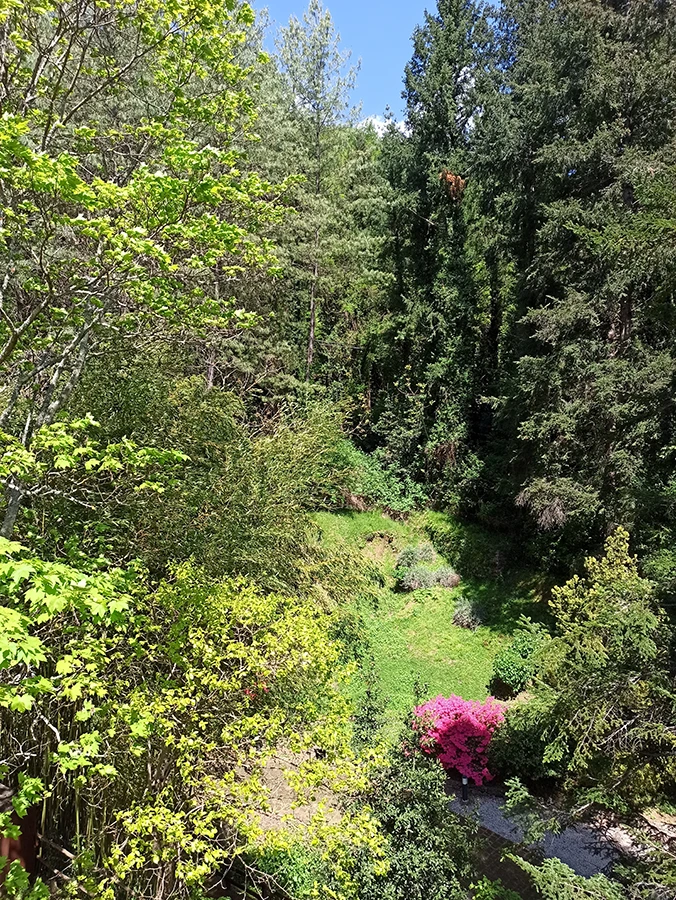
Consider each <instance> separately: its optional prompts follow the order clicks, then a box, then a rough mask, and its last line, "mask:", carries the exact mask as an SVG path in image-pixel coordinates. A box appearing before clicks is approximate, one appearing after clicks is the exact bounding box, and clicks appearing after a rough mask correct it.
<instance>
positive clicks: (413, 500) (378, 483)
mask: <svg viewBox="0 0 676 900" xmlns="http://www.w3.org/2000/svg"><path fill="white" fill-rule="evenodd" d="M335 455H336V461H338V460H339V461H340V464H341V465H342V467H344V468H345V469H348V470H350V472H351V475H350V480H349V490H350V492H351V493H352V494H354V495H356V496H357V497H361V498H363V499H364V500H365V501H366V502H367V503H368V504H370V505H373V506H381V507H384V508H386V509H389V510H392V511H393V512H401V513H405V512H410V511H411V510H413V509H415V507H416V506H419V505H420V504H421V503H423V502H424V500H425V496H424V493H423V491H422V489H421V488H420V487H419V486H418V485H416V484H414V482H412V481H411V479H410V478H408V477H406V478H404V479H402V478H400V477H399V475H398V473H397V472H396V471H394V469H393V468H392V467H386V466H383V465H382V464H381V462H380V460H379V459H378V458H377V457H376V456H375V455H373V454H369V453H364V451H363V450H360V449H359V448H358V447H355V445H354V444H353V443H352V442H351V441H348V440H341V441H340V442H339V444H338V446H337V448H336V454H335Z"/></svg>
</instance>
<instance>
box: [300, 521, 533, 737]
mask: <svg viewBox="0 0 676 900" xmlns="http://www.w3.org/2000/svg"><path fill="white" fill-rule="evenodd" d="M315 521H316V522H317V524H318V525H319V527H320V529H321V532H322V535H323V538H322V539H323V540H325V541H327V542H329V543H335V544H340V543H347V544H349V545H350V546H351V547H353V548H355V549H359V550H360V551H361V552H362V553H363V554H364V555H365V557H366V558H368V559H369V560H370V561H371V562H372V563H375V564H376V565H377V566H378V568H379V569H380V571H381V573H382V575H383V576H384V581H385V586H384V587H383V588H382V589H380V591H379V602H378V604H377V605H374V604H370V603H366V602H360V601H359V600H358V599H357V598H355V601H354V603H355V608H356V609H357V610H358V612H359V613H360V615H361V618H362V621H363V623H364V628H365V629H366V632H367V637H368V639H369V643H370V648H371V653H372V655H373V662H374V668H375V674H376V677H377V681H378V685H379V688H380V692H381V694H382V695H383V697H384V698H385V700H386V703H387V719H388V722H389V723H390V725H391V727H394V726H395V723H396V722H399V721H401V718H402V716H404V715H405V714H406V713H407V712H408V711H409V710H410V709H411V707H412V706H413V703H414V692H415V685H416V682H417V684H418V686H419V689H420V691H421V696H422V697H423V698H428V697H434V696H437V695H438V694H443V695H445V696H448V695H449V694H459V695H460V696H462V697H465V698H466V699H471V700H481V699H483V698H485V697H486V696H487V694H488V682H489V681H490V678H491V673H492V668H493V659H494V657H495V654H496V653H497V652H498V650H499V649H500V647H502V646H503V645H504V644H505V643H506V642H508V641H509V634H510V632H511V631H512V630H513V628H514V626H515V624H516V622H517V621H518V618H519V616H520V615H521V614H522V613H530V612H531V611H532V609H533V608H534V607H535V605H536V604H535V602H534V601H535V598H534V594H533V591H532V590H531V587H530V586H529V585H528V584H526V583H524V582H523V581H522V580H519V579H515V578H513V579H509V580H500V581H491V580H489V579H487V580H486V581H485V582H484V581H482V580H480V579H469V580H467V581H463V582H462V583H461V584H460V585H459V587H457V588H454V589H447V588H442V587H434V588H432V589H428V590H420V591H412V592H408V593H403V592H399V591H397V590H396V589H395V587H396V585H395V579H394V576H393V572H394V567H395V562H396V557H397V555H398V553H399V552H400V551H401V550H403V549H404V547H407V546H413V545H418V544H420V543H423V542H426V541H428V540H429V538H428V537H427V535H426V534H425V532H424V530H423V527H422V522H423V521H424V520H423V519H421V518H420V517H412V518H411V519H409V520H408V521H394V520H393V519H390V518H389V517H387V516H385V515H383V514H382V513H379V512H365V513H358V512H344V513H336V514H334V513H318V514H316V516H315ZM444 562H445V560H443V558H442V557H439V558H438V560H437V564H441V563H444ZM463 594H466V595H467V596H471V597H474V598H476V599H479V600H480V601H481V603H482V605H483V606H484V607H485V610H486V624H485V625H483V626H481V627H479V628H478V629H477V630H476V631H470V630H468V629H465V628H459V627H457V626H455V625H454V624H453V611H454V607H455V604H456V602H457V600H458V598H459V597H460V596H462V595H463ZM388 730H389V729H388Z"/></svg>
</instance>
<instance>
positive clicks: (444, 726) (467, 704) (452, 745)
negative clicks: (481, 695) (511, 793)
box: [415, 695, 504, 785]
mask: <svg viewBox="0 0 676 900" xmlns="http://www.w3.org/2000/svg"><path fill="white" fill-rule="evenodd" d="M415 715H416V718H417V721H416V725H415V727H416V730H417V731H418V732H419V734H420V747H421V749H422V750H423V751H424V752H425V753H429V754H434V755H435V756H436V757H437V758H438V759H439V761H440V762H441V764H442V766H443V767H444V769H446V770H455V771H457V772H458V773H459V774H460V775H464V776H465V777H467V778H471V779H472V780H473V781H474V783H475V784H477V785H480V784H483V782H484V781H489V780H490V779H491V778H492V777H493V775H492V774H491V772H490V771H489V769H488V747H489V745H490V742H491V739H492V737H493V733H494V732H495V730H496V728H497V727H498V725H500V724H501V723H502V721H503V720H504V712H503V704H502V703H500V701H499V700H496V699H495V698H494V697H488V699H487V700H485V701H483V702H481V701H480V700H463V698H462V697H457V696H455V695H451V696H450V697H448V698H446V697H441V696H439V697H435V699H434V700H428V701H427V703H423V704H422V705H421V706H417V707H416V709H415Z"/></svg>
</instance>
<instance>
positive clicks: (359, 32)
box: [250, 0, 436, 118]
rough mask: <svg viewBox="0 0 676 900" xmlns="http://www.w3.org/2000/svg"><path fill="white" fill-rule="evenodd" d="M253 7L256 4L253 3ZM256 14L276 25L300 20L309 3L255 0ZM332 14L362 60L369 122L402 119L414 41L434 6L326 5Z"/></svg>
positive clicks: (362, 1) (356, 0)
mask: <svg viewBox="0 0 676 900" xmlns="http://www.w3.org/2000/svg"><path fill="white" fill-rule="evenodd" d="M250 2H252V0H250ZM252 5H253V6H254V7H255V8H257V9H262V8H263V7H267V8H268V10H269V11H270V17H271V18H272V19H273V20H274V22H275V23H276V24H277V25H286V23H287V22H288V20H289V16H291V15H295V16H296V17H297V18H299V19H300V18H301V17H302V15H303V13H304V12H305V9H306V8H307V0H253V2H252ZM324 6H325V7H327V8H328V9H329V10H330V11H331V15H332V17H333V21H334V23H335V25H336V29H337V30H338V31H339V32H340V37H341V45H342V47H343V48H344V49H350V50H352V59H353V60H354V61H356V60H358V59H360V58H361V70H360V72H359V77H358V81H357V89H356V91H355V95H354V102H355V103H358V102H360V101H361V103H362V106H363V115H364V116H381V115H382V114H383V113H384V111H385V107H386V106H388V105H389V106H390V107H391V109H392V112H393V113H394V114H395V115H396V116H397V118H400V117H401V113H402V109H403V101H402V99H401V91H402V77H403V74H404V66H405V65H406V63H407V62H408V60H409V59H410V57H411V35H412V33H413V29H414V27H415V26H416V25H417V24H418V23H419V22H421V21H422V18H423V12H424V10H425V8H435V7H436V3H435V2H434V0H427V2H426V0H389V2H388V0H324Z"/></svg>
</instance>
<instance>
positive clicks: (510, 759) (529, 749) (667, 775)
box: [495, 529, 676, 811]
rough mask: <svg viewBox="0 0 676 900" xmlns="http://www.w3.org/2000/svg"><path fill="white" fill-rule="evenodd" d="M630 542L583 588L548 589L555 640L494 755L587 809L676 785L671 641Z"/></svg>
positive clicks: (545, 648) (575, 582)
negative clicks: (555, 779)
mask: <svg viewBox="0 0 676 900" xmlns="http://www.w3.org/2000/svg"><path fill="white" fill-rule="evenodd" d="M628 543H629V539H628V535H627V534H626V532H624V531H622V530H621V529H619V530H618V531H617V532H616V533H615V534H613V535H612V536H611V537H610V538H609V539H608V541H607V544H606V555H605V556H604V557H602V558H600V559H593V558H590V559H588V560H587V562H586V576H585V578H584V579H581V578H579V577H578V576H575V577H574V578H573V579H571V580H570V581H569V582H568V583H567V584H566V585H565V586H564V587H561V588H555V589H554V591H553V594H552V601H551V606H552V611H553V612H554V614H555V617H556V623H557V632H556V634H555V636H554V637H553V638H552V639H551V640H550V641H546V642H545V643H544V644H543V645H542V647H541V648H540V651H539V652H538V676H537V678H536V679H535V681H534V682H533V685H532V687H531V692H532V694H533V696H532V698H531V699H529V700H528V701H527V702H525V703H517V704H516V705H515V706H513V707H511V708H510V709H509V710H508V712H507V718H506V724H505V727H504V729H502V733H501V734H500V735H499V740H497V741H496V747H495V750H496V753H497V754H498V756H499V757H500V758H501V759H502V763H503V765H502V768H503V771H505V770H507V771H508V772H516V773H517V774H524V775H526V776H528V777H541V776H544V775H548V774H555V775H557V776H559V777H560V778H561V779H562V783H563V787H564V788H565V790H566V791H567V792H568V794H569V796H571V797H573V798H575V799H576V800H578V801H579V802H581V803H582V804H583V805H586V804H601V805H603V806H606V807H610V808H614V809H616V810H619V811H626V810H627V809H628V808H631V807H642V806H644V805H646V804H648V803H651V802H654V801H655V800H656V799H659V798H660V797H663V796H664V794H665V792H668V791H669V790H671V788H672V785H673V782H674V778H675V777H676V732H675V730H674V729H675V725H676V683H675V681H674V677H673V672H672V671H671V669H670V664H669V656H668V654H669V651H670V649H671V641H672V635H671V632H670V629H669V627H668V625H667V623H666V621H665V620H664V617H663V616H661V615H660V613H659V611H658V608H657V607H656V604H655V602H654V598H653V591H652V585H651V584H650V582H648V581H646V580H645V579H643V578H641V577H640V575H639V574H638V570H637V565H636V560H635V559H634V558H632V557H630V556H629V553H628Z"/></svg>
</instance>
